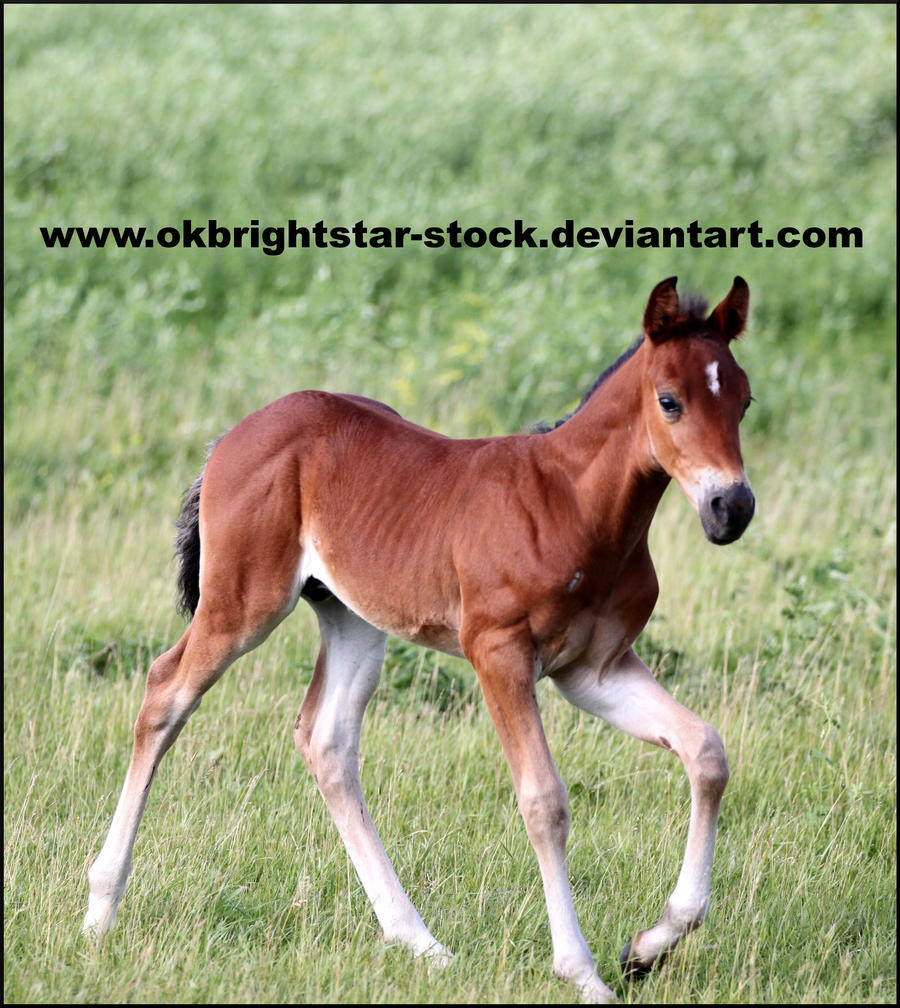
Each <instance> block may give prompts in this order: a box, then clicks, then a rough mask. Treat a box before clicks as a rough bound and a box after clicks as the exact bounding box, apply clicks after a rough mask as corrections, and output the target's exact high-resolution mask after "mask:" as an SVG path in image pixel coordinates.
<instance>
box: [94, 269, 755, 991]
mask: <svg viewBox="0 0 900 1008" xmlns="http://www.w3.org/2000/svg"><path fill="white" fill-rule="evenodd" d="M748 300H749V292H748V288H747V285H746V283H745V282H744V281H743V280H742V279H741V278H740V277H735V279H734V283H733V285H732V288H731V290H730V292H729V293H728V295H727V297H726V298H725V299H724V300H723V301H722V302H721V303H720V304H719V305H718V307H717V308H716V309H715V310H714V311H713V312H712V313H711V314H709V315H707V314H706V311H705V309H704V307H703V305H702V303H701V302H700V301H698V300H697V299H693V300H690V301H687V302H686V303H681V302H679V298H678V295H677V293H676V290H675V278H674V277H672V278H670V279H668V280H663V281H662V282H661V283H659V284H658V285H657V286H656V287H655V288H654V290H653V292H652V293H651V295H650V299H649V302H648V304H647V308H646V311H645V313H644V324H643V336H642V338H641V339H640V340H639V341H638V342H637V343H636V344H635V345H634V346H633V347H631V349H629V350H628V351H627V352H626V353H625V354H623V355H622V357H621V358H620V359H619V360H618V361H617V362H616V364H614V365H613V366H612V367H611V368H610V369H609V370H608V371H607V372H605V373H604V375H603V376H602V377H601V378H600V380H599V381H598V382H597V384H596V385H595V386H594V388H593V389H592V390H591V391H590V392H589V393H588V395H587V396H585V398H584V400H583V402H582V403H581V405H580V406H579V408H578V409H577V410H576V411H575V412H574V413H573V414H572V415H571V416H570V417H568V418H567V419H566V420H564V421H562V422H560V423H559V424H557V425H556V426H555V427H553V428H552V429H548V430H543V431H540V432H532V433H529V434H519V435H513V436H510V437H495V438H472V439H465V440H456V439H452V438H448V437H444V436H443V435H441V434H436V433H434V432H433V431H430V430H426V429H424V428H422V427H419V426H417V425H416V424H413V423H410V422H409V421H408V420H404V419H403V418H402V417H401V416H399V415H398V414H397V413H396V412H394V410H392V409H391V408H390V407H388V406H385V405H383V404H382V403H378V402H375V401H373V400H371V399H365V398H362V397H359V396H351V395H330V394H327V393H324V392H297V393H295V394H293V395H289V396H286V397H285V398H283V399H279V400H277V401H276V402H274V403H271V404H270V405H269V406H266V407H265V408H264V409H261V410H259V411H258V412H257V413H253V414H251V415H250V416H248V417H247V418H246V419H245V420H243V421H241V423H239V424H238V425H237V426H236V427H235V428H233V429H232V430H231V431H229V433H227V434H226V435H225V436H224V437H223V438H222V439H221V440H220V441H219V442H218V443H217V444H216V446H215V447H214V449H213V451H212V453H211V454H210V457H209V459H208V461H207V463H206V467H205V469H204V471H203V473H202V475H201V476H200V478H199V479H198V480H197V481H196V483H195V484H194V486H193V487H192V488H191V490H190V491H188V494H187V495H186V499H185V506H184V511H183V513H182V517H181V520H180V522H179V534H178V540H177V549H178V553H179V556H180V562H181V569H180V574H179V585H180V591H181V601H182V605H183V607H184V608H185V610H186V611H187V612H188V613H189V614H190V615H191V616H192V619H191V622H190V625H189V626H188V628H187V630H186V631H185V633H184V635H183V636H182V638H181V640H180V641H178V643H177V644H176V645H175V646H174V647H173V648H172V649H171V650H169V651H166V652H165V653H164V654H162V655H160V656H159V657H158V658H157V659H156V660H155V661H154V662H153V664H152V665H151V666H150V670H149V673H148V675H147V689H146V695H145V697H144V702H143V704H142V705H141V709H140V712H139V713H138V717H137V723H136V724H135V729H134V751H133V755H132V758H131V763H130V766H129V768H128V773H127V776H126V778H125V786H124V788H123V790H122V795H121V797H120V799H119V803H118V805H117V807H116V811H115V815H114V816H113V821H112V825H111V827H110V830H109V834H108V836H107V838H106V842H105V843H104V845H103V849H102V850H101V852H100V854H99V856H98V858H97V860H96V861H95V862H94V864H93V866H92V867H91V869H90V871H89V873H88V878H89V881H90V899H89V904H88V911H87V916H86V917H85V921H84V930H85V931H86V932H91V933H93V934H97V935H99V934H102V933H104V932H105V931H107V930H108V929H109V928H110V927H112V925H113V924H114V923H115V919H116V910H117V907H118V905H119V901H120V900H121V898H122V894H123V893H124V891H125V886H126V883H127V880H128V876H129V873H130V871H131V856H132V850H133V847H134V841H135V835H136V833H137V829H138V825H139V823H140V820H141V816H142V814H143V811H144V806H145V805H146V802H147V796H148V794H149V790H150V784H151V781H152V778H153V775H154V772H155V770H156V767H157V765H158V764H159V761H160V760H161V759H162V757H163V754H164V753H165V752H166V750H167V749H168V748H169V746H171V745H172V743H173V742H174V741H175V739H176V738H177V736H178V733H179V732H180V731H181V729H182V727H183V726H184V724H185V722H186V721H187V719H188V718H189V717H190V715H191V714H192V713H193V712H194V711H195V710H196V709H197V707H198V705H199V703H200V698H201V697H202V696H203V694H204V693H205V692H206V691H207V690H208V689H209V688H210V687H211V686H212V685H213V684H214V683H215V682H216V680H218V679H219V678H220V677H221V675H222V673H223V672H224V671H225V670H226V669H227V668H228V666H229V665H230V664H231V663H232V662H234V661H235V659H236V658H238V657H240V655H242V654H245V653H246V652H247V651H249V650H250V649H251V648H254V647H255V646H256V645H257V644H259V643H260V642H261V641H263V640H264V639H265V638H266V636H267V635H268V634H269V633H270V632H271V631H272V629H273V628H274V627H276V626H277V625H278V624H279V623H280V622H281V621H282V620H283V619H284V618H285V616H287V615H288V613H290V612H291V610H292V609H293V608H294V606H295V605H296V604H297V601H298V599H299V598H300V597H301V596H302V597H304V598H305V600H306V601H307V602H308V603H309V605H311V606H312V608H313V610H314V611H315V613H316V616H317V618H318V622H319V629H320V631H321V649H320V651H319V657H318V660H317V661H316V667H315V672H314V674H313V678H312V682H311V683H310V685H309V689H308V690H307V693H306V697H305V699H304V701H303V705H302V707H301V709H300V714H299V716H298V717H297V722H296V725H295V728H294V740H295V742H296V745H297V747H298V749H299V750H300V752H301V753H302V754H303V758H304V759H305V761H306V763H307V765H308V766H309V768H310V770H311V771H312V774H313V776H314V778H315V781H316V784H317V785H318V788H319V790H320V791H321V793H322V796H323V798H324V799H325V802H326V803H327V805H328V809H329V811H330V812H331V815H332V817H333V819H334V822H335V825H336V826H337V829H338V831H339V833H340V835H341V837H342V839H343V841H344V844H345V845H346V848H347V852H348V853H349V855H350V858H351V860H352V861H353V864H354V866H355V868H356V871H357V873H358V875H359V878H360V881H361V882H362V885H363V887H364V888H365V890H366V893H367V894H368V896H369V899H370V900H371V902H372V906H373V908H374V910H375V914H376V915H377V917H378V920H379V922H380V923H381V926H382V928H383V929H384V936H385V938H386V939H387V940H388V941H394V942H401V943H403V944H404V945H407V946H408V947H409V948H410V949H411V950H412V951H413V953H415V954H416V955H424V956H427V957H429V959H430V960H432V961H433V962H435V963H438V964H441V963H444V962H446V961H447V960H448V958H449V956H450V953H449V952H448V951H447V949H446V948H444V946H443V945H441V944H440V943H439V942H438V941H437V940H436V939H435V938H434V937H433V936H432V934H431V932H430V931H429V930H428V928H427V927H426V926H425V924H424V923H423V921H422V918H421V917H420V916H419V914H418V912H417V911H416V909H415V907H414V906H413V905H412V903H411V902H410V900H409V898H408V897H407V895H406V893H405V891H404V889H403V887H402V885H401V884H400V881H399V880H398V878H397V875H396V873H395V872H394V869H393V866H392V865H391V863H390V861H389V860H388V857H387V854H386V853H385V850H384V847H383V846H382V843H381V840H380V838H379V836H378V833H377V832H376V830H375V827H374V825H373V823H372V819H371V818H370V816H369V811H368V808H367V807H366V803H365V799H364V798H363V794H362V789H361V786H360V779H359V766H358V749H359V737H360V724H361V721H362V717H363V713H364V712H365V709H366V705H367V704H368V702H369V699H370V698H371V696H372V693H373V691H374V689H375V686H376V683H377V682H378V676H379V674H380V671H381V664H382V659H383V657H384V645H385V639H386V636H387V634H389V633H390V634H395V635H396V636H398V637H402V638H405V639H406V640H409V641H414V642H416V643H418V644H423V645H425V646H427V647H432V648H438V649H440V650H442V651H446V652H449V653H450V654H454V655H464V656H465V657H466V658H467V659H468V660H469V661H470V662H471V663H472V665H473V666H474V668H475V671H476V673H477V675H478V680H479V682H480V683H481V687H482V690H483V692H484V697H485V701H486V703H487V707H488V710H489V711H490V715H491V718H492V719H493V722H494V725H495V727H496V730H497V734H498V735H499V737H500V742H501V745H502V746H503V751H504V753H505V754H506V758H507V760H508V762H509V767H510V771H511V773H512V779H513V784H514V786H515V791H516V797H517V799H518V804H519V810H520V812H521V814H522V818H523V820H524V822H525V828H526V830H527V832H528V837H529V839H530V841H531V843H532V845H533V846H534V850H535V853H536V854H537V859H538V864H539V866H540V871H541V877H542V879H543V883H544V892H545V896H546V901H547V913H548V915H549V919H550V931H551V937H552V943H553V968H554V970H555V972H556V973H557V974H558V975H559V976H561V977H564V978H567V979H569V980H571V981H572V982H573V983H574V984H575V985H576V986H577V988H578V989H579V992H580V993H581V995H582V996H583V997H584V998H585V999H586V1000H589V1001H599V1002H603V1001H607V1000H612V999H613V994H612V992H611V991H610V989H609V988H608V987H607V986H606V985H605V984H604V983H603V981H602V980H601V979H600V977H599V976H598V975H597V972H596V969H595V967H594V960H593V958H592V957H591V953H590V951H589V949H588V946H587V943H586V942H585V940H584V938H583V936H582V934H581V930H580V928H579V926H578V920H577V918H576V915H575V909H574V906H573V903H572V896H571V892H570V888H569V879H568V870H567V867H566V853H565V849H566V838H567V835H568V830H569V812H568V803H567V797H566V789H565V786H564V785H563V782H562V780H561V778H560V776H559V773H558V772H557V769H556V766H555V764H554V762H553V758H552V757H551V755H550V750H549V748H548V746H547V741H546V738H545V736H544V730H543V726H542V724H541V716H540V712H539V710H538V705H537V699H536V694H535V684H536V682H537V680H539V679H541V678H543V677H544V676H548V677H549V678H550V679H552V681H553V682H554V684H555V685H556V687H557V688H558V689H559V691H560V692H561V693H562V694H563V696H565V697H566V698H567V699H568V700H570V701H571V702H572V703H573V704H575V705H577V706H578V707H580V708H583V709H584V710H586V711H589V712H590V713H592V714H597V715H599V716H600V717H602V718H604V719H605V720H606V721H608V722H609V723H610V724H613V725H615V726H616V727H618V728H621V729H622V730H623V731H625V732H628V733H629V734H631V735H634V736H635V737H637V738H639V739H643V740H644V741H647V742H652V743H654V744H655V745H658V746H662V747H663V748H665V749H670V750H672V751H673V752H675V753H676V754H677V755H678V756H679V757H680V759H681V760H682V762H683V763H684V767H685V770H686V771H687V775H688V779H689V781H690V788H691V812H690V821H689V825H688V834H687V846H686V849H685V855H684V863H683V865H682V868H681V872H680V874H679V876H678V881H677V882H676V884H675V888H674V890H673V891H672V894H671V895H670V897H669V899H668V902H667V903H666V907H665V910H664V912H663V915H662V917H661V918H660V920H659V921H658V923H656V924H655V925H654V926H653V927H651V928H648V929H647V930H644V931H638V932H637V933H636V934H635V935H634V937H633V938H632V940H631V941H630V942H629V943H628V944H627V946H626V947H625V950H624V951H623V953H622V965H623V968H624V969H625V970H626V972H627V973H629V974H633V973H639V972H643V971H646V970H649V969H650V968H651V967H652V966H653V965H654V963H657V962H659V961H661V960H662V958H663V957H664V956H665V955H666V954H667V953H668V952H670V951H671V949H673V948H674V947H675V945H676V944H677V943H678V941H679V940H680V939H681V938H682V937H683V936H684V935H685V934H687V933H688V931H690V930H691V929H692V928H695V927H697V926H698V925H699V924H700V923H701V922H702V921H703V919H704V917H705V916H706V914H707V911H708V907H709V890H710V872H711V867H712V860H713V846H714V843H715V835H716V822H717V818H718V813H719V802H720V799H721V797H722V793H723V791H724V789H725V784H726V782H727V780H728V764H727V762H726V759H725V750H724V747H723V745H722V740H721V739H720V737H719V735H718V733H717V732H716V731H715V729H714V728H712V727H711V726H710V725H708V724H706V723H705V722H704V721H702V720H700V718H698V717H697V716H696V715H694V714H692V713H691V712H690V711H689V710H687V709H685V708H684V707H683V706H682V705H681V704H680V703H678V702H677V701H675V700H674V699H673V698H672V697H671V696H669V694H668V693H667V692H666V691H665V690H664V689H663V688H662V687H661V686H660V685H659V684H658V683H657V682H656V680H655V679H654V678H653V676H652V675H651V673H650V672H649V670H648V669H647V667H646V665H644V664H643V662H641V660H640V659H639V658H638V657H637V655H636V654H635V652H634V651H633V650H632V644H633V643H634V641H635V639H636V638H637V636H638V634H639V633H640V632H641V630H642V628H643V627H644V625H645V623H646V622H647V620H648V618H649V616H650V613H651V612H652V610H653V606H654V605H655V603H656V597H657V580H656V575H655V573H654V570H653V563H652V561H651V559H650V553H649V551H648V548H647V533H648V530H649V528H650V523H651V521H652V519H653V516H654V513H655V511H656V508H657V505H658V504H659V501H660V498H661V497H662V494H663V491H664V490H665V489H666V486H667V485H668V483H669V479H670V478H674V479H675V480H676V481H677V482H678V484H679V485H680V486H681V488H682V490H683V491H684V492H685V494H686V495H687V497H688V499H689V500H690V502H691V504H693V506H694V507H695V508H696V510H697V512H698V514H699V516H700V520H701V523H702V526H703V531H704V532H705V534H706V536H707V538H708V539H710V540H711V541H712V542H714V543H720V544H721V543H730V542H732V541H734V540H735V539H737V538H738V537H739V536H740V535H741V534H742V533H743V531H744V529H745V528H746V527H747V525H748V524H749V522H750V519H751V518H752V517H753V508H754V499H753V494H752V492H751V490H750V486H749V484H748V482H747V477H746V474H745V472H744V466H743V462H742V460H741V450H740V442H739V437H738V427H739V424H740V421H741V418H742V416H743V415H744V412H745V410H746V408H747V405H748V403H749V401H750V386H749V384H748V382H747V378H746V376H745V374H744V372H743V371H742V370H741V369H740V367H738V365H737V363H736V362H735V359H734V357H733V356H732V353H731V342H732V340H733V339H734V338H735V337H736V336H738V335H739V334H740V332H741V331H742V330H743V328H744V325H745V322H746V317H747V307H748Z"/></svg>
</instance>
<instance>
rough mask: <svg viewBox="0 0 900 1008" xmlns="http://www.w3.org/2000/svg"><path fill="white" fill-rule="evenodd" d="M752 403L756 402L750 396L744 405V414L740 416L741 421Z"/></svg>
mask: <svg viewBox="0 0 900 1008" xmlns="http://www.w3.org/2000/svg"><path fill="white" fill-rule="evenodd" d="M752 402H756V400H755V399H754V398H753V396H750V398H749V399H748V400H747V401H746V402H745V403H744V412H743V413H742V414H741V419H742V420H743V418H744V417H745V416H746V415H747V410H748V409H750V403H752Z"/></svg>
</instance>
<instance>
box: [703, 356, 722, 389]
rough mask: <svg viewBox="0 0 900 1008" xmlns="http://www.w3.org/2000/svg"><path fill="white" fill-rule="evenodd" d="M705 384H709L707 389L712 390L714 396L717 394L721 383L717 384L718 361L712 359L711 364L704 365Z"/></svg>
mask: <svg viewBox="0 0 900 1008" xmlns="http://www.w3.org/2000/svg"><path fill="white" fill-rule="evenodd" d="M706 384H707V385H709V391H710V392H712V394H713V395H714V396H717V395H718V394H719V390H720V389H721V387H722V386H721V385H720V384H719V362H718V361H713V362H712V364H707V365H706Z"/></svg>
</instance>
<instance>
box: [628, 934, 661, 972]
mask: <svg viewBox="0 0 900 1008" xmlns="http://www.w3.org/2000/svg"><path fill="white" fill-rule="evenodd" d="M632 940H633V939H632ZM665 958H666V953H665V952H663V953H662V954H661V955H660V956H659V957H658V958H657V959H656V962H653V963H651V964H650V965H649V966H648V965H646V963H643V962H641V960H640V959H632V957H631V942H630V941H629V942H628V944H627V945H626V946H625V948H623V949H622V954H621V955H620V956H619V966H621V967H622V973H623V975H624V977H625V979H626V980H640V979H642V978H643V977H645V976H646V975H647V974H648V973H649V972H650V970H652V969H653V967H654V966H662V964H663V962H664V960H665Z"/></svg>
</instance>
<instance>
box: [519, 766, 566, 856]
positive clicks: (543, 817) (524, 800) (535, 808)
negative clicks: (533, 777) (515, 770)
mask: <svg viewBox="0 0 900 1008" xmlns="http://www.w3.org/2000/svg"><path fill="white" fill-rule="evenodd" d="M519 812H520V813H521V816H522V820H523V821H524V823H525V830H526V832H527V833H528V836H529V838H530V839H531V841H532V843H535V842H540V841H547V842H550V843H552V844H554V845H555V846H564V845H565V842H566V839H567V837H568V835H569V800H568V796H567V795H566V789H565V786H564V785H563V783H562V781H556V782H555V783H553V784H552V785H548V786H547V787H542V788H537V789H528V790H525V789H522V792H521V793H520V794H519Z"/></svg>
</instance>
